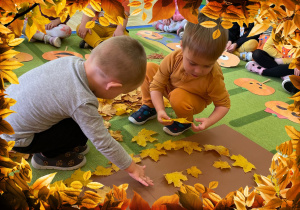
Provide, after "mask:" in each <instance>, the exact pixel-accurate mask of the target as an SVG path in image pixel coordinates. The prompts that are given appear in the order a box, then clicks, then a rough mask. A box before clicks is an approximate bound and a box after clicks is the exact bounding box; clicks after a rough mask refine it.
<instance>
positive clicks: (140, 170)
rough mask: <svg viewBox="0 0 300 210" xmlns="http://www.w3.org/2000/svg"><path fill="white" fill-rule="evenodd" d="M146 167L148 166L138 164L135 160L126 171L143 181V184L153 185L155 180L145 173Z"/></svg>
mask: <svg viewBox="0 0 300 210" xmlns="http://www.w3.org/2000/svg"><path fill="white" fill-rule="evenodd" d="M145 168H146V166H140V165H137V164H136V163H135V162H134V161H132V162H131V164H130V166H129V167H128V168H126V169H125V171H126V172H128V174H129V175H130V176H131V177H132V178H134V179H135V180H137V181H138V182H140V183H142V184H143V185H145V186H149V185H153V181H152V180H151V179H150V178H149V177H148V176H146V175H145Z"/></svg>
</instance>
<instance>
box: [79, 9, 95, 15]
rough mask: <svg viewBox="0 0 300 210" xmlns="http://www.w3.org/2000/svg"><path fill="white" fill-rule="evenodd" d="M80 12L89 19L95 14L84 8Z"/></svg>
mask: <svg viewBox="0 0 300 210" xmlns="http://www.w3.org/2000/svg"><path fill="white" fill-rule="evenodd" d="M82 12H83V13H84V14H85V15H87V16H89V17H95V13H94V12H93V10H91V9H89V8H84V9H83V10H82Z"/></svg>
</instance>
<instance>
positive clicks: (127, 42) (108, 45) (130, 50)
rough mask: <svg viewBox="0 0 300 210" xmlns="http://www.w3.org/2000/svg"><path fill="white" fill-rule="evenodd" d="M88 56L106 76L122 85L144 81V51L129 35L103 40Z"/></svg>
mask: <svg viewBox="0 0 300 210" xmlns="http://www.w3.org/2000/svg"><path fill="white" fill-rule="evenodd" d="M90 56H92V58H91V61H92V62H93V63H94V64H95V65H97V66H99V67H101V70H102V71H103V73H104V74H105V75H106V76H108V77H111V78H113V79H116V80H118V82H120V83H121V84H122V85H123V86H130V87H132V86H134V85H139V84H141V83H142V82H143V81H144V78H145V75H146V65H147V57H146V53H145V50H144V48H143V46H142V45H141V44H140V43H139V42H138V41H137V40H135V39H133V38H131V37H129V36H116V37H112V38H109V39H107V40H105V41H104V42H102V43H100V44H99V45H98V46H97V47H95V48H94V49H93V51H92V53H91V55H90Z"/></svg>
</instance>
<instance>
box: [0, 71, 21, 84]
mask: <svg viewBox="0 0 300 210" xmlns="http://www.w3.org/2000/svg"><path fill="white" fill-rule="evenodd" d="M0 74H1V75H2V76H3V78H5V79H7V80H8V81H9V82H10V83H11V84H19V80H18V77H17V75H16V74H15V73H14V72H12V71H10V70H2V71H1V72H0Z"/></svg>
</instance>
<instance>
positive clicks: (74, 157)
mask: <svg viewBox="0 0 300 210" xmlns="http://www.w3.org/2000/svg"><path fill="white" fill-rule="evenodd" d="M85 163H86V158H85V156H83V155H81V154H78V153H76V152H66V153H65V154H61V155H58V156H56V157H53V158H47V157H45V156H44V155H42V154H41V153H35V154H34V155H33V157H32V159H31V164H32V166H33V167H34V168H36V169H56V170H75V169H78V168H80V167H82V166H84V165H85Z"/></svg>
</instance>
